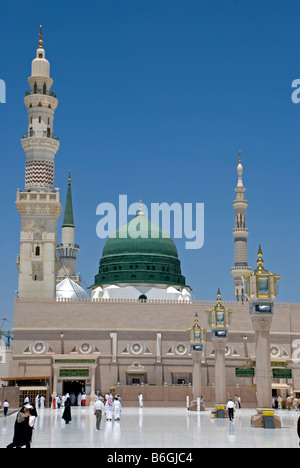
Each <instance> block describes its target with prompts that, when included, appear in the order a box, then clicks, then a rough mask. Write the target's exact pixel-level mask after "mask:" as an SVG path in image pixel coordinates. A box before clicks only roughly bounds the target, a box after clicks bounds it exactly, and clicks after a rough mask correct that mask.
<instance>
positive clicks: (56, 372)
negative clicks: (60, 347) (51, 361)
mask: <svg viewBox="0 0 300 468" xmlns="http://www.w3.org/2000/svg"><path fill="white" fill-rule="evenodd" d="M57 378H58V367H57V366H53V389H52V399H53V398H55V397H56V395H57Z"/></svg>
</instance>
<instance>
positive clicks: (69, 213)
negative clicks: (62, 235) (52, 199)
mask: <svg viewBox="0 0 300 468" xmlns="http://www.w3.org/2000/svg"><path fill="white" fill-rule="evenodd" d="M64 227H72V228H75V224H74V215H73V202H72V189H71V171H69V178H68V189H67V199H66V205H65V214H64V222H63V228H64Z"/></svg>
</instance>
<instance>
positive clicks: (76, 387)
mask: <svg viewBox="0 0 300 468" xmlns="http://www.w3.org/2000/svg"><path fill="white" fill-rule="evenodd" d="M65 393H69V394H70V395H71V393H74V394H75V395H78V394H79V393H85V380H64V381H63V394H65Z"/></svg>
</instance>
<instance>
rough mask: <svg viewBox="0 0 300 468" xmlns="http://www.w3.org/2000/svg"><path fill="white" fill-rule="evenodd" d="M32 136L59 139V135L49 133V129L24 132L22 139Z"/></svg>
mask: <svg viewBox="0 0 300 468" xmlns="http://www.w3.org/2000/svg"><path fill="white" fill-rule="evenodd" d="M31 137H37V138H41V137H42V138H52V139H53V140H59V138H58V135H54V133H48V132H47V130H31V131H30V132H28V133H23V134H22V140H24V139H25V138H31Z"/></svg>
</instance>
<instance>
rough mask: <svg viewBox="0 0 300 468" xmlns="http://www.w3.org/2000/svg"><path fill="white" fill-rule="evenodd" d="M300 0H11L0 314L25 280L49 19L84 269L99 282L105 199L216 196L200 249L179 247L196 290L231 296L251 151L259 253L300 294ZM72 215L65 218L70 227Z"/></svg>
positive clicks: (59, 173) (7, 6) (0, 62)
mask: <svg viewBox="0 0 300 468" xmlns="http://www.w3.org/2000/svg"><path fill="white" fill-rule="evenodd" d="M299 14H300V3H299V1H297V0H295V1H293V0H288V1H284V0H282V1H276V0H272V1H271V0H270V1H266V0H259V1H256V0H236V1H228V0H186V1H183V0H181V1H179V0H159V1H157V0H156V1H154V0H150V1H149V0H147V1H146V0H110V1H108V0H106V1H103V0H97V1H85V2H83V1H82V0H73V1H72V2H71V1H65V2H61V1H53V0H50V1H48V2H46V3H45V2H40V1H36V0H27V1H26V2H25V1H23V0H18V1H16V0H9V1H8V0H0V44H1V46H0V48H1V49H0V50H1V53H0V79H3V80H5V82H6V86H7V102H6V104H0V119H1V127H0V155H1V158H0V169H1V195H2V196H1V201H2V203H1V207H2V224H1V231H0V236H1V244H0V245H1V272H0V294H1V313H0V316H1V317H2V316H3V317H4V316H5V317H7V318H8V319H9V320H10V324H9V325H7V326H11V325H12V317H13V300H14V295H15V290H17V288H18V272H17V267H16V256H17V254H18V252H19V228H20V219H19V215H18V212H17V211H16V209H15V204H14V202H15V199H16V191H17V189H18V188H20V189H23V188H24V165H25V153H24V152H23V150H22V147H21V143H20V138H21V135H22V132H26V131H27V115H26V108H25V106H24V103H23V98H24V93H25V91H26V90H27V89H28V87H29V85H28V82H27V77H28V76H29V75H30V65H31V61H32V59H33V58H34V57H35V54H36V49H37V47H38V39H39V37H38V34H39V25H40V24H42V25H43V31H44V46H45V50H46V57H47V58H48V60H49V61H50V63H51V77H52V78H53V79H54V84H53V87H52V90H53V91H54V92H56V94H57V97H58V99H59V105H58V108H57V110H56V113H55V122H54V132H55V133H57V134H58V135H59V138H60V143H61V147H60V150H59V152H58V153H57V155H56V175H55V186H56V187H60V188H61V194H62V202H63V203H64V202H65V196H66V189H67V179H68V171H69V169H71V171H72V190H73V206H74V215H75V222H76V241H77V242H78V243H79V244H80V247H81V250H80V253H79V256H78V263H77V270H78V271H79V272H80V273H81V274H82V276H83V279H84V281H85V282H86V283H87V284H88V285H90V284H93V279H94V275H96V274H97V272H98V265H99V260H100V258H101V253H102V249H103V246H104V241H103V240H101V239H99V238H98V237H97V236H96V225H97V222H98V220H99V218H98V217H97V216H96V208H97V205H98V204H99V203H102V202H111V203H115V204H117V202H118V197H119V195H120V194H126V195H127V196H128V203H129V204H130V203H133V202H137V201H139V199H140V198H142V199H143V202H144V203H145V204H147V205H150V203H151V202H163V201H164V202H168V203H173V202H180V203H182V204H183V203H188V202H191V203H204V204H205V243H204V246H203V248H202V249H200V250H186V249H185V248H184V242H185V240H184V239H183V240H177V241H176V244H177V247H178V251H179V256H180V259H181V266H182V273H183V274H184V275H185V276H186V280H187V283H188V284H189V285H190V286H191V287H192V288H193V293H194V295H195V296H196V298H197V299H215V298H216V292H217V289H218V287H220V289H221V293H222V297H223V298H224V299H228V300H232V299H233V279H232V276H231V273H230V269H231V267H232V265H233V262H234V249H233V236H232V228H233V226H234V211H233V207H232V201H233V199H234V196H235V193H234V188H235V186H236V182H237V174H236V166H237V162H238V151H239V150H241V151H242V162H243V166H244V176H243V180H244V185H245V187H246V189H247V191H246V198H247V200H248V203H249V206H248V210H247V227H248V228H249V238H248V258H249V264H250V266H255V263H256V258H257V249H258V244H259V243H261V245H262V249H263V253H264V259H265V266H266V268H268V269H269V270H271V271H273V272H275V273H278V274H281V275H282V278H281V285H280V296H279V297H278V300H280V301H282V302H286V301H288V302H299V284H300V274H299V263H300V262H299V260H300V258H299V234H300V232H299V231H300V223H299V180H298V179H299V168H300V164H299V147H300V146H299V143H300V142H299V139H300V138H299V123H300V104H298V105H296V104H294V103H293V102H292V100H291V94H292V88H291V83H292V81H293V80H294V79H298V78H300V61H299V46H300V29H299V19H298V18H299ZM61 223H62V219H60V220H59V235H58V241H60V226H61Z"/></svg>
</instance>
